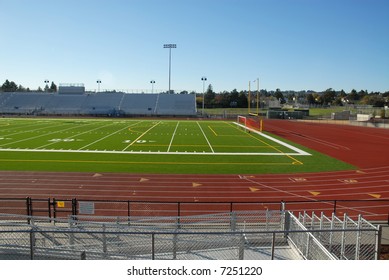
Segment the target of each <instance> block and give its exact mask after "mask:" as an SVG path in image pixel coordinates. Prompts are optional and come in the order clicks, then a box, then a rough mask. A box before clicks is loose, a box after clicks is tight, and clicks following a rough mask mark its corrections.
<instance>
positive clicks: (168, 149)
mask: <svg viewBox="0 0 389 280" xmlns="http://www.w3.org/2000/svg"><path fill="white" fill-rule="evenodd" d="M179 124H180V122H177V125H176V128H175V129H174V132H173V136H172V139H171V140H170V144H169V147H168V148H167V152H170V147H171V146H172V143H173V140H174V136H175V135H176V131H177V128H178V125H179Z"/></svg>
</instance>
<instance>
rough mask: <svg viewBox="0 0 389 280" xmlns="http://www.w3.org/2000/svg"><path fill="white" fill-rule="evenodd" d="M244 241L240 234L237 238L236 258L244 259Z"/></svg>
mask: <svg viewBox="0 0 389 280" xmlns="http://www.w3.org/2000/svg"><path fill="white" fill-rule="evenodd" d="M244 242H245V238H244V234H241V235H240V238H239V249H238V260H243V259H244Z"/></svg>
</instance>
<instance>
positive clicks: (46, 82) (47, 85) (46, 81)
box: [45, 80, 50, 91]
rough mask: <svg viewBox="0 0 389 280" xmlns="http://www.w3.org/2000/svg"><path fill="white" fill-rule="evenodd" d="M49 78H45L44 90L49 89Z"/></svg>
mask: <svg viewBox="0 0 389 280" xmlns="http://www.w3.org/2000/svg"><path fill="white" fill-rule="evenodd" d="M49 82H50V81H49V80H45V84H46V86H45V90H46V91H49Z"/></svg>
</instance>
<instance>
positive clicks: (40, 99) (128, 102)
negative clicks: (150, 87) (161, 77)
mask: <svg viewBox="0 0 389 280" xmlns="http://www.w3.org/2000/svg"><path fill="white" fill-rule="evenodd" d="M0 113H1V114H11V115H15V114H16V115H109V116H111V115H120V116H131V115H135V116H194V115H196V114H197V110H196V96H195V95H194V94H164V93H160V94H127V93H122V92H105V93H83V94H69V93H68V94H60V93H46V92H45V93H42V92H13V93H9V92H1V93H0Z"/></svg>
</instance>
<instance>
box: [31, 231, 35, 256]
mask: <svg viewBox="0 0 389 280" xmlns="http://www.w3.org/2000/svg"><path fill="white" fill-rule="evenodd" d="M34 253H35V233H34V229H33V228H31V230H30V259H31V260H33V259H34Z"/></svg>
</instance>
